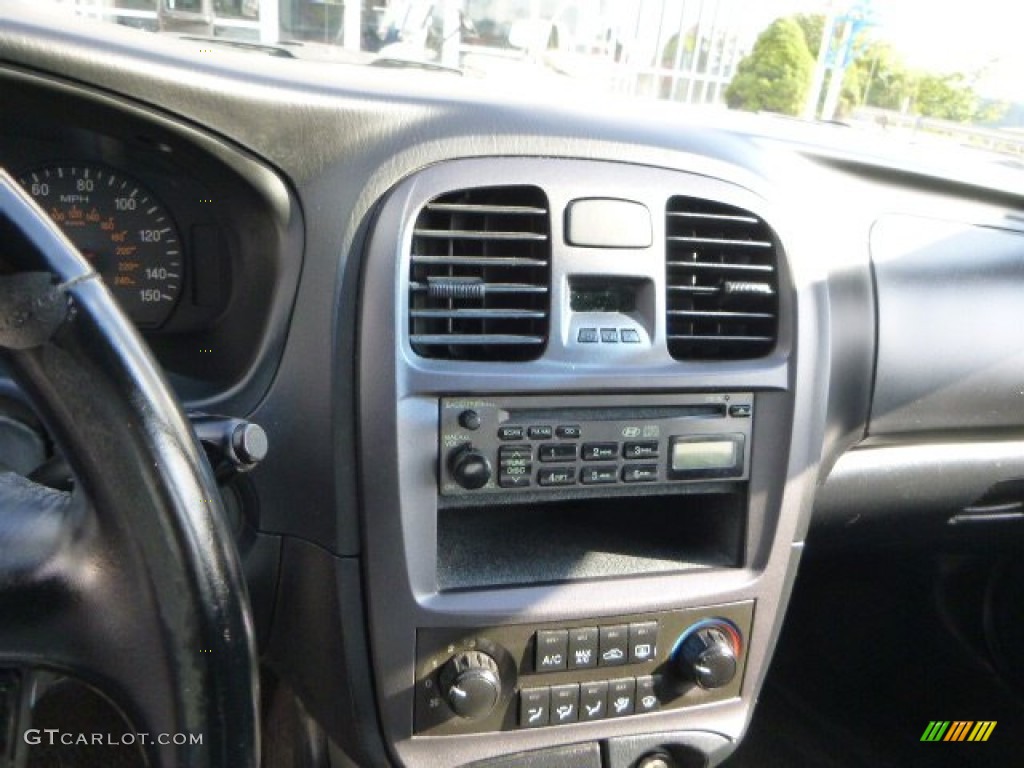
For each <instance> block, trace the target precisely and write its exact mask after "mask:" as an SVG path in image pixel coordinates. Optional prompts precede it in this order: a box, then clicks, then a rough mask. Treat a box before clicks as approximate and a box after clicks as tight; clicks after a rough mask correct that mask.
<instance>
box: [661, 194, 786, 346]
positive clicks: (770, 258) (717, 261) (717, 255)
mask: <svg viewBox="0 0 1024 768" xmlns="http://www.w3.org/2000/svg"><path fill="white" fill-rule="evenodd" d="M666 232H667V243H666V273H667V278H668V279H667V283H666V285H667V290H668V297H667V299H668V301H667V307H668V318H667V326H668V349H669V353H670V354H671V355H672V357H674V358H676V359H677V360H740V359H748V358H754V357H762V356H764V355H767V354H768V353H769V352H771V351H772V349H773V348H774V346H775V341H776V337H777V334H778V314H779V313H778V293H779V282H778V273H777V263H776V262H777V259H776V246H775V239H774V237H773V235H772V232H771V230H770V229H769V227H768V225H767V224H765V223H764V222H763V221H762V220H761V219H759V218H758V217H756V216H754V215H753V214H752V213H750V212H748V211H744V210H742V209H740V208H733V207H732V206H728V205H723V204H721V203H714V202H711V201H708V200H699V199H696V198H690V197H673V198H671V199H670V200H669V202H668V210H667V220H666Z"/></svg>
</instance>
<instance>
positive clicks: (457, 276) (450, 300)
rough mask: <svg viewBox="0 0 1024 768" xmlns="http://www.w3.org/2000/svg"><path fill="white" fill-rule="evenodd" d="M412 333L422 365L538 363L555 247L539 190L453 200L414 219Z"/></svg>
mask: <svg viewBox="0 0 1024 768" xmlns="http://www.w3.org/2000/svg"><path fill="white" fill-rule="evenodd" d="M409 278H410V279H409V334H410V341H411V343H412V348H413V350H414V351H415V352H416V353H417V354H418V355H420V356H422V357H432V358H441V359H447V360H496V361H521V360H533V359H535V358H537V357H539V356H540V355H541V353H542V352H543V351H544V347H545V345H546V344H547V340H548V328H549V317H550V303H551V301H550V285H551V241H550V228H549V223H548V203H547V198H546V197H545V195H544V193H543V192H542V191H541V190H540V189H538V188H537V187H528V186H516V187H486V188H479V189H470V190H465V191H461V192H452V193H449V194H446V195H442V196H441V197H437V198H435V199H434V200H432V201H431V202H430V203H428V204H427V205H426V206H424V208H423V210H422V211H420V214H419V217H418V218H417V219H416V224H415V228H414V231H413V238H412V254H411V256H410V273H409Z"/></svg>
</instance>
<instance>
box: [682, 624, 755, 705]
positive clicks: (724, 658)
mask: <svg viewBox="0 0 1024 768" xmlns="http://www.w3.org/2000/svg"><path fill="white" fill-rule="evenodd" d="M741 643H742V641H741V639H740V634H739V630H737V629H736V627H735V626H733V624H732V622H728V621H726V620H724V619H712V620H709V621H706V622H700V623H699V624H696V625H694V626H692V627H690V628H689V629H688V630H687V631H686V632H684V633H683V635H682V636H681V637H680V638H679V641H678V642H677V644H676V650H675V653H674V654H673V656H672V659H673V662H674V663H675V667H676V670H677V671H678V672H679V673H680V674H681V675H682V676H683V677H684V678H686V679H687V680H691V681H693V682H695V683H696V684H697V685H699V686H700V687H701V688H704V689H707V690H712V689H714V688H721V687H723V686H726V685H728V684H729V683H731V682H732V680H733V678H734V677H736V669H737V666H738V661H737V659H738V658H739V655H740V649H741Z"/></svg>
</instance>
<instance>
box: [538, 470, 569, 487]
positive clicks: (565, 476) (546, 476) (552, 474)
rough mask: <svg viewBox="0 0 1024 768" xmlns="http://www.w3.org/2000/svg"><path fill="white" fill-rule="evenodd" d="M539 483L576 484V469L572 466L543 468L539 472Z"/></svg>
mask: <svg viewBox="0 0 1024 768" xmlns="http://www.w3.org/2000/svg"><path fill="white" fill-rule="evenodd" d="M537 483H538V484H539V485H545V486H549V485H576V470H574V469H573V468H572V467H565V468H564V469H563V468H561V467H558V468H554V467H553V468H551V469H542V470H540V471H538V472H537Z"/></svg>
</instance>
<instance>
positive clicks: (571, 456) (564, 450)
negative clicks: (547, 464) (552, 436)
mask: <svg viewBox="0 0 1024 768" xmlns="http://www.w3.org/2000/svg"><path fill="white" fill-rule="evenodd" d="M537 455H538V457H539V458H540V460H541V461H576V446H575V445H573V444H572V443H545V444H544V445H542V446H541V447H540V448H539V449H538V451H537Z"/></svg>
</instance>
